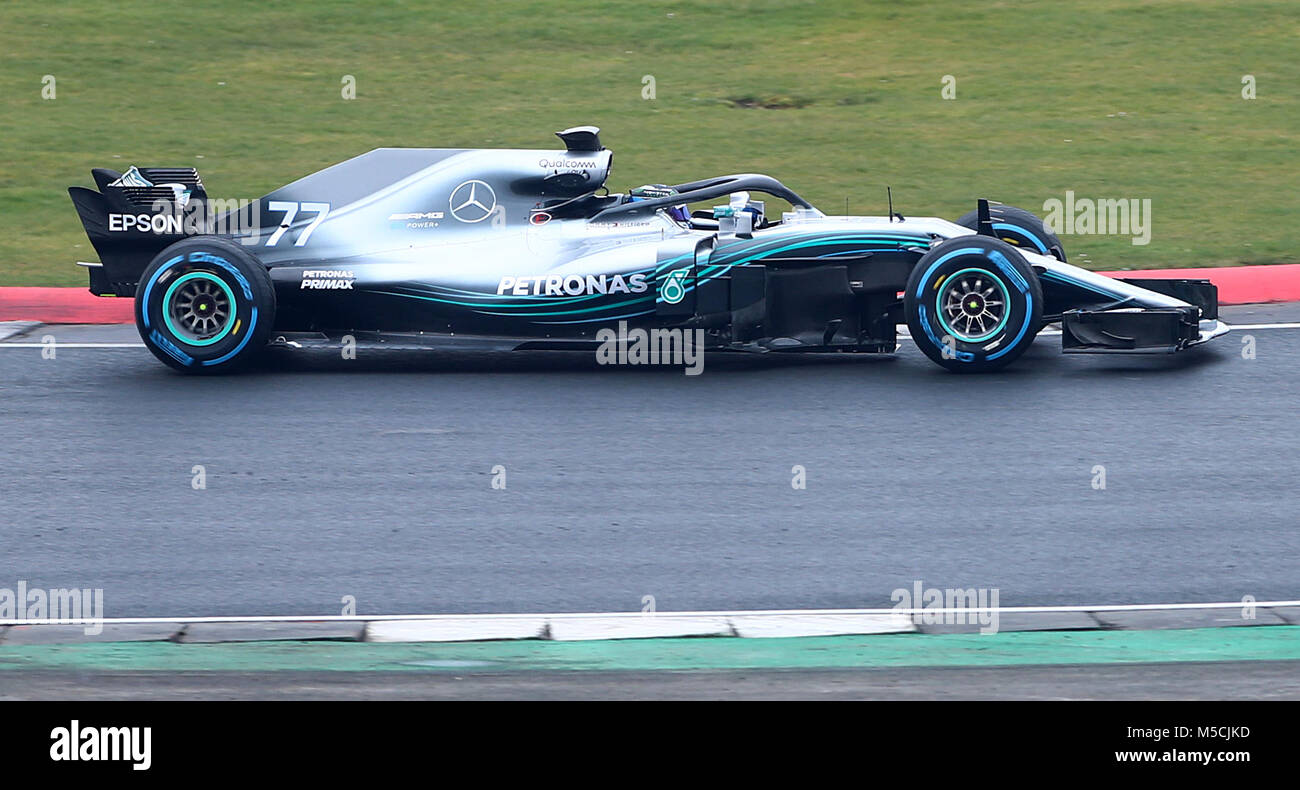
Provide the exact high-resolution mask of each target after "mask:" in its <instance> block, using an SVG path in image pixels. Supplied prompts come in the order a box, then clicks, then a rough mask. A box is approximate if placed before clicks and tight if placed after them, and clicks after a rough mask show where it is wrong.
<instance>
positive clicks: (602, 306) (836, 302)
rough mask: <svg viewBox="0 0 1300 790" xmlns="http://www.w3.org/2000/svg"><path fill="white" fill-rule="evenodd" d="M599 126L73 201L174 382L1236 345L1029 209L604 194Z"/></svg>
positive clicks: (973, 360)
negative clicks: (252, 187) (858, 213)
mask: <svg viewBox="0 0 1300 790" xmlns="http://www.w3.org/2000/svg"><path fill="white" fill-rule="evenodd" d="M598 132H599V130H598V129H596V128H595V127H590V126H585V127H576V128H572V129H567V130H565V131H563V132H559V133H558V136H559V138H560V139H561V140H562V141H563V143H564V148H563V150H490V149H484V150H480V149H470V150H466V149H431V148H381V149H377V150H374V151H371V152H369V153H366V154H362V155H361V156H358V157H355V158H353V159H349V160H347V161H345V162H342V163H340V164H337V165H334V166H332V167H328V168H326V169H324V170H321V171H320V172H317V173H313V174H312V175H309V176H307V177H305V178H302V179H300V180H298V181H295V182H293V183H291V184H288V185H287V186H284V187H281V188H279V189H277V190H275V191H274V192H271V193H270V194H268V195H266V196H264V197H262V198H258V199H256V200H251V201H247V202H243V201H224V202H223V201H219V200H213V199H210V198H209V196H208V195H207V193H206V191H205V189H204V185H203V182H202V180H201V179H200V178H199V174H198V172H197V171H196V170H194V169H193V168H158V167H140V168H136V167H131V168H130V169H129V170H128V171H127V172H125V173H119V172H115V171H112V170H106V169H96V170H94V171H93V177H94V180H95V183H96V185H97V186H98V190H97V191H96V190H92V189H86V188H83V187H72V188H71V189H70V190H69V192H70V193H71V196H72V201H73V203H74V204H75V205H76V208H77V212H78V214H79V215H80V217H81V221H82V223H83V225H84V226H85V229H86V233H87V235H88V236H89V237H90V241H91V243H92V244H93V246H94V248H95V250H96V252H98V254H99V259H100V260H99V262H98V263H89V264H84V265H86V266H89V267H90V268H89V273H90V290H91V292H92V293H95V294H98V295H101V296H125V297H134V299H135V315H136V323H137V325H138V327H139V330H140V335H141V337H143V338H144V342H145V344H146V345H147V346H148V348H149V349H150V350H151V351H152V352H153V353H154V354H155V355H156V356H157V357H158V358H159V359H161V360H162V361H163V362H165V363H167V364H168V365H170V366H172V367H174V368H176V369H178V370H182V371H186V372H215V371H221V370H227V369H230V368H234V367H236V366H238V365H241V364H243V363H246V362H248V361H249V360H250V359H252V358H254V357H255V356H256V355H257V354H258V353H259V352H260V351H261V350H263V349H264V348H265V347H266V346H267V345H268V344H269V343H272V342H285V339H286V338H297V340H294V341H292V342H295V343H298V342H300V341H301V343H310V342H313V341H315V342H320V343H335V344H336V343H337V342H338V341H339V339H340V338H342V337H344V336H347V335H351V336H352V337H353V339H358V338H359V339H362V340H363V341H366V342H374V343H383V344H395V345H401V344H409V345H412V346H418V347H432V348H463V349H483V350H517V349H564V350H574V349H583V348H595V347H596V345H597V335H598V333H600V332H601V331H602V330H604V331H606V332H608V331H609V330H610V329H611V328H613V327H615V326H619V327H620V328H623V329H625V328H628V327H631V328H634V329H635V328H641V329H647V330H653V329H663V328H684V329H691V330H699V332H698V333H696V336H697V337H700V338H702V339H703V343H704V348H705V349H706V350H710V351H715V350H716V351H748V352H850V353H863V352H867V353H880V352H886V353H888V352H893V351H895V350H896V349H897V346H898V331H897V328H898V325H899V324H901V323H906V324H907V326H908V329H909V331H910V335H911V338H912V340H913V341H914V342H915V343H916V344H917V345H918V346H919V347H920V348H921V350H922V351H924V352H925V354H926V355H927V356H929V357H930V358H931V359H932V360H934V361H935V362H936V363H938V364H939V365H942V366H943V367H945V368H947V369H948V370H953V371H961V372H973V371H985V370H990V369H995V368H999V367H1001V366H1003V365H1006V364H1007V363H1009V362H1011V361H1013V360H1014V359H1016V358H1017V357H1018V356H1020V354H1021V353H1023V352H1024V350H1025V349H1026V348H1027V347H1028V346H1029V344H1030V343H1031V342H1032V341H1033V339H1034V337H1035V335H1036V334H1037V333H1038V331H1039V329H1040V328H1041V327H1042V326H1043V325H1044V324H1046V323H1054V322H1059V323H1060V325H1061V329H1062V333H1061V336H1062V338H1063V350H1064V351H1066V352H1150V351H1159V352H1174V351H1179V350H1182V349H1185V348H1187V347H1189V346H1193V345H1196V344H1198V343H1203V342H1205V341H1207V340H1209V339H1211V338H1213V337H1216V336H1218V335H1220V334H1223V333H1224V332H1226V331H1228V327H1227V326H1226V325H1224V324H1223V323H1221V322H1220V321H1219V320H1218V298H1217V292H1216V289H1215V287H1214V286H1213V285H1212V284H1210V283H1209V282H1208V281H1199V280H1123V279H1113V278H1110V277H1105V276H1102V275H1099V274H1096V273H1093V272H1090V271H1087V270H1085V269H1081V268H1078V267H1075V266H1071V265H1069V264H1067V263H1066V256H1065V250H1064V248H1063V247H1062V245H1061V242H1060V239H1058V238H1057V237H1056V236H1055V235H1053V234H1052V233H1051V231H1050V230H1049V229H1048V228H1047V227H1046V226H1045V225H1044V223H1043V222H1042V221H1041V220H1039V218H1038V217H1036V216H1035V215H1033V214H1031V213H1030V212H1027V211H1023V210H1021V209H1016V208H1012V207H1009V206H1003V205H1001V204H997V203H990V202H988V201H984V200H980V201H978V202H977V209H976V210H975V211H972V212H971V213H969V214H967V215H966V216H964V217H962V218H960V219H958V220H957V221H956V222H949V221H947V220H943V219H937V218H933V217H925V218H915V217H912V218H905V217H903V216H902V215H900V214H897V213H894V212H893V210H892V207H891V208H890V215H889V216H884V217H839V216H836V217H832V216H827V215H825V214H823V213H822V212H820V211H818V210H817V209H816V208H814V207H813V206H812V205H811V204H810V203H809V202H808V201H807V200H805V199H804V198H802V197H800V196H799V195H798V194H796V193H795V192H794V191H793V190H791V189H789V188H788V187H786V186H785V185H784V184H782V183H781V182H779V181H777V180H776V179H774V178H771V177H769V176H765V175H756V174H740V175H729V176H719V177H716V178H708V179H704V180H700V181H692V182H689V183H685V184H674V185H662V184H656V185H650V186H646V187H640V188H637V189H633V190H630V191H629V192H627V193H611V192H609V191H608V189H607V188H606V186H605V182H606V180H607V178H608V177H609V173H610V166H611V163H612V159H613V153H612V152H611V151H610V150H609V149H607V148H605V147H604V146H602V145H601V143H600V139H599V134H598ZM755 194H761V195H764V196H767V197H769V198H774V199H776V200H779V201H782V202H784V203H788V204H789V207H790V210H788V211H784V212H782V213H781V214H780V216H779V217H773V216H769V214H768V212H767V207H766V202H764V201H763V200H755V199H753V196H754V195H755ZM712 201H716V202H719V203H720V205H717V206H713V207H711V208H709V207H706V208H703V209H699V210H694V211H692V210H691V207H692V206H695V205H697V204H707V203H709V202H712Z"/></svg>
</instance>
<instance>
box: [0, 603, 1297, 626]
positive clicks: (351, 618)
mask: <svg viewBox="0 0 1300 790" xmlns="http://www.w3.org/2000/svg"><path fill="white" fill-rule="evenodd" d="M1248 606H1249V607H1253V608H1255V609H1267V608H1276V607H1281V606H1300V601H1249V602H1246V601H1224V602H1218V603H1144V604H1097V605H1091V606H1088V605H1085V606H998V607H984V608H980V607H970V608H963V609H937V608H936V609H925V608H922V609H759V610H745V609H738V610H722V611H705V612H654V613H653V614H651V613H644V612H639V611H637V612H552V613H533V612H515V613H508V614H506V613H500V614H498V613H489V614H370V615H366V614H356V615H261V616H248V617H239V616H223V617H106V618H104V619H102V620H86V619H81V620H76V619H70V620H59V621H58V624H60V625H80V624H82V623H103V624H104V625H111V624H121V625H127V624H140V625H142V624H148V623H191V624H197V623H322V622H335V623H359V622H360V623H364V622H378V621H402V620H431V621H457V620H470V619H473V620H496V619H510V618H513V619H519V618H528V619H545V618H557V619H558V618H563V619H585V618H597V617H619V618H640V617H684V618H685V617H689V618H698V617H798V616H807V617H823V616H827V615H905V616H909V617H910V616H912V615H918V614H929V615H935V614H955V613H961V612H992V611H997V612H998V613H1008V612H1144V611H1154V610H1169V609H1241V608H1244V607H1248ZM50 624H51V622H50V621H49V620H0V626H6V625H50Z"/></svg>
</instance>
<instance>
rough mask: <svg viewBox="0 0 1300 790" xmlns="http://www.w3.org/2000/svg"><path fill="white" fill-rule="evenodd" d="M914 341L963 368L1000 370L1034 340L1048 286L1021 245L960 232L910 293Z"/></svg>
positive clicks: (924, 264)
mask: <svg viewBox="0 0 1300 790" xmlns="http://www.w3.org/2000/svg"><path fill="white" fill-rule="evenodd" d="M903 303H904V307H905V309H906V312H907V327H908V329H909V330H910V331H911V333H912V340H913V341H915V342H916V345H917V347H919V348H920V349H921V351H923V352H924V353H925V355H926V356H927V357H929V358H930V359H932V360H933V361H934V362H936V363H938V364H939V365H941V366H943V367H944V368H946V369H948V370H951V371H955V372H958V373H981V372H985V371H990V370H996V369H998V368H1001V367H1004V366H1005V365H1008V364H1010V363H1011V362H1013V361H1015V359H1016V358H1017V357H1019V356H1020V355H1021V354H1023V353H1024V352H1025V349H1027V348H1029V346H1030V345H1031V344H1032V343H1033V342H1034V336H1035V335H1037V334H1038V329H1039V327H1040V325H1041V323H1042V316H1043V289H1042V285H1041V284H1040V283H1039V282H1038V275H1037V274H1035V273H1034V270H1033V267H1031V266H1030V265H1029V263H1028V262H1027V261H1026V260H1025V259H1024V256H1022V255H1021V254H1020V253H1019V252H1017V251H1016V248H1015V247H1012V246H1011V245H1010V244H1007V243H1006V242H1004V241H999V240H997V239H991V238H989V237H987V236H958V237H957V238H954V239H948V240H947V241H945V242H943V243H942V244H939V245H938V246H936V247H934V248H933V249H931V250H930V251H929V252H927V253H926V254H925V255H924V256H922V258H921V260H919V261H918V262H917V264H916V266H915V267H914V268H913V269H912V274H911V276H910V277H908V280H907V291H906V292H904V295H903Z"/></svg>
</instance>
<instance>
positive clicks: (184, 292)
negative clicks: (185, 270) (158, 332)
mask: <svg viewBox="0 0 1300 790" xmlns="http://www.w3.org/2000/svg"><path fill="white" fill-rule="evenodd" d="M163 319H164V320H165V321H166V323H167V328H168V329H169V330H171V333H172V334H173V335H175V336H176V337H177V338H179V339H180V340H182V341H184V342H185V343H187V344H189V345H192V346H208V345H212V344H213V343H216V342H217V341H218V340H221V339H222V338H223V337H225V336H226V335H227V334H229V333H230V328H231V327H232V326H233V325H234V323H235V295H234V293H232V292H231V290H230V286H228V285H226V283H225V282H224V281H223V280H222V279H221V278H220V277H217V276H216V275H215V274H211V273H209V272H191V273H189V274H187V275H185V276H183V277H180V278H178V279H177V280H176V282H174V283H172V284H171V287H169V288H168V289H167V293H166V294H164V296H163Z"/></svg>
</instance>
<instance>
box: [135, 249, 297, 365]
mask: <svg viewBox="0 0 1300 790" xmlns="http://www.w3.org/2000/svg"><path fill="white" fill-rule="evenodd" d="M274 323H275V289H274V288H273V287H272V285H271V277H270V275H269V274H267V271H266V267H265V266H263V265H262V263H261V262H260V261H258V260H257V258H255V257H253V255H252V254H251V253H249V252H248V251H247V250H245V249H244V248H243V247H241V246H240V245H238V244H236V243H234V242H232V241H230V240H228V239H222V238H217V237H211V236H196V237H194V238H189V239H184V240H182V241H178V242H176V243H175V244H173V245H171V246H170V247H168V248H166V249H165V250H163V251H162V252H160V253H158V256H157V257H155V258H154V259H153V261H152V262H151V263H150V264H149V266H148V267H147V268H146V269H145V270H144V274H143V275H142V276H141V277H140V284H139V286H137V288H136V293H135V325H136V328H137V329H138V330H139V331H140V337H141V338H142V339H143V340H144V344H145V346H146V347H148V349H149V350H150V351H151V352H153V355H154V356H156V357H158V359H160V360H162V361H163V362H164V363H166V364H167V365H169V366H170V367H172V368H175V369H176V370H179V371H182V372H185V373H223V372H227V371H231V370H235V369H237V368H240V367H242V366H244V365H247V364H248V363H249V362H250V361H252V360H253V359H254V358H255V357H256V356H257V355H258V354H259V353H261V351H262V350H263V349H264V348H265V347H266V342H267V338H268V336H269V334H270V332H271V326H272V324H274Z"/></svg>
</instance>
